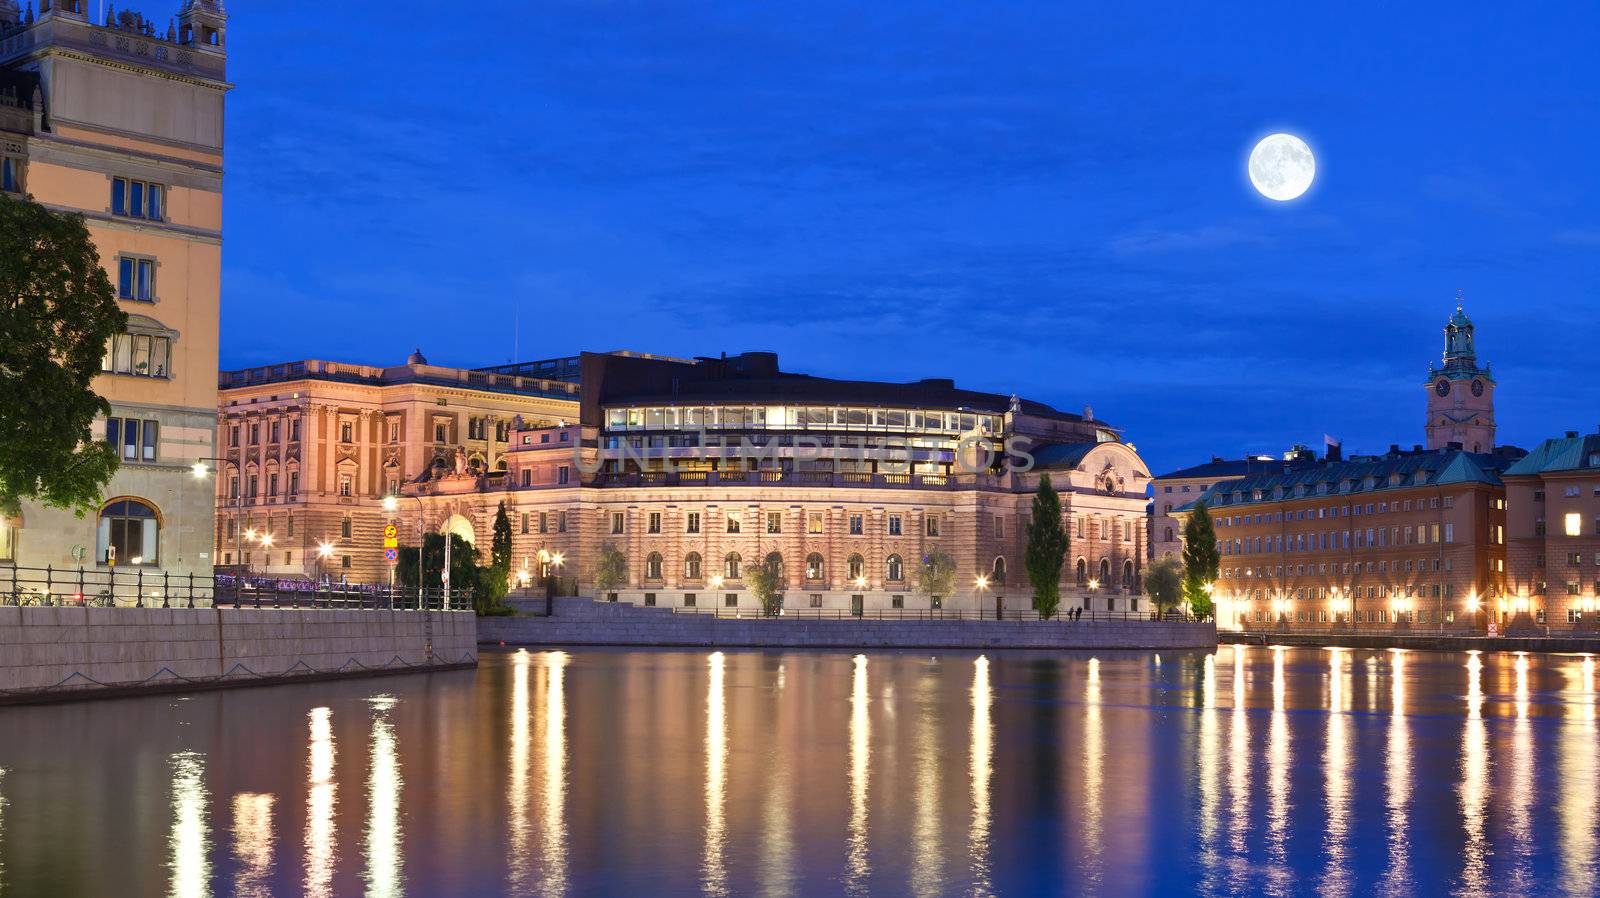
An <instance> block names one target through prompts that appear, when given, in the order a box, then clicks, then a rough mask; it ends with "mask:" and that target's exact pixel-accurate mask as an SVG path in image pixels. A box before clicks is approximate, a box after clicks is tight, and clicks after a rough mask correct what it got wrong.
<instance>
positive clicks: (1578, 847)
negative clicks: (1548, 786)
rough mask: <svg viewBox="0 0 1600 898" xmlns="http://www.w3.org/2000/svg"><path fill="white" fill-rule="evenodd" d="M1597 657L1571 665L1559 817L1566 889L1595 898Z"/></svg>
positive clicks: (1567, 672) (1598, 784) (1599, 786)
mask: <svg viewBox="0 0 1600 898" xmlns="http://www.w3.org/2000/svg"><path fill="white" fill-rule="evenodd" d="M1594 668H1595V664H1594V657H1593V656H1585V657H1584V658H1583V661H1582V662H1581V663H1578V664H1572V665H1568V666H1567V667H1566V668H1565V669H1564V670H1563V673H1564V674H1565V675H1566V677H1567V692H1568V693H1569V696H1568V698H1567V719H1566V721H1565V726H1563V727H1562V731H1561V745H1560V746H1559V748H1560V752H1561V761H1560V767H1561V789H1560V790H1558V794H1559V795H1560V798H1559V799H1558V801H1559V802H1560V803H1559V804H1558V805H1557V806H1556V813H1557V814H1558V815H1559V817H1560V819H1561V848H1562V850H1561V887H1562V889H1563V890H1564V891H1565V892H1566V893H1567V894H1569V895H1593V894H1595V892H1596V887H1597V886H1600V883H1597V882H1596V877H1595V864H1596V860H1597V858H1596V839H1595V798H1596V796H1597V795H1600V776H1597V774H1596V768H1595V754H1596V750H1597V749H1596V746H1597V745H1600V742H1597V739H1596V736H1597V734H1596V732H1595V691H1594V686H1595V682H1594Z"/></svg>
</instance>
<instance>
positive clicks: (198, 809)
mask: <svg viewBox="0 0 1600 898" xmlns="http://www.w3.org/2000/svg"><path fill="white" fill-rule="evenodd" d="M167 766H168V767H169V768H170V769H171V772H172V798H171V801H172V830H171V832H170V834H169V835H168V836H167V847H168V849H169V850H170V851H171V853H172V854H171V860H170V861H169V863H168V865H167V866H168V869H170V870H171V871H172V888H171V890H170V894H171V895H172V896H173V898H201V896H205V895H209V894H210V882H211V854H210V852H211V830H210V827H209V826H208V823H207V815H206V801H207V798H208V797H209V796H208V794H207V792H206V759H205V755H203V754H200V753H199V752H193V751H180V752H178V753H176V754H174V755H172V757H170V758H169V759H168V760H167Z"/></svg>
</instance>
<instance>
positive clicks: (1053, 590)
mask: <svg viewBox="0 0 1600 898" xmlns="http://www.w3.org/2000/svg"><path fill="white" fill-rule="evenodd" d="M1070 544H1071V543H1070V539H1069V537H1068V536H1067V528H1065V527H1063V526H1061V497H1060V496H1058V495H1056V489H1055V487H1054V486H1053V485H1052V484H1051V483H1050V475H1049V474H1044V475H1041V476H1040V478H1039V490H1038V492H1036V493H1034V496H1033V520H1032V521H1031V522H1029V524H1028V545H1027V548H1026V550H1025V551H1024V553H1023V563H1024V565H1025V566H1026V567H1027V568H1028V582H1030V583H1032V584H1033V607H1034V608H1037V609H1038V611H1039V615H1040V616H1041V617H1050V616H1052V615H1054V614H1055V613H1056V608H1057V607H1058V606H1059V605H1060V604H1061V566H1062V565H1063V564H1065V563H1066V560H1067V549H1068V548H1069V547H1070Z"/></svg>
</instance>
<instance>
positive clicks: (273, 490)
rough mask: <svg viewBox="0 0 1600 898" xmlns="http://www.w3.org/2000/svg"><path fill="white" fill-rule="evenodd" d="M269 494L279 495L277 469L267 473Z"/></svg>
mask: <svg viewBox="0 0 1600 898" xmlns="http://www.w3.org/2000/svg"><path fill="white" fill-rule="evenodd" d="M267 495H269V496H274V497H275V496H277V495H278V472H276V471H274V472H272V473H271V474H268V475H267Z"/></svg>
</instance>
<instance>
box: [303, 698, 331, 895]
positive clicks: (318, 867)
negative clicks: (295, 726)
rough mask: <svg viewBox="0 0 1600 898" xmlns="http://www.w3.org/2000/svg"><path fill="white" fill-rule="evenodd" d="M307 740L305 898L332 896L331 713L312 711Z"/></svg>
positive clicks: (317, 709) (314, 709) (324, 710)
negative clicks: (308, 739) (309, 735)
mask: <svg viewBox="0 0 1600 898" xmlns="http://www.w3.org/2000/svg"><path fill="white" fill-rule="evenodd" d="M308 716H309V717H310V720H311V740H310V743H309V744H308V745H307V755H308V757H307V759H306V780H307V788H306V840H305V848H306V863H305V894H306V898H328V896H329V895H331V894H332V891H331V886H332V884H333V867H334V864H335V863H337V862H338V852H337V850H336V848H335V840H334V829H333V811H334V806H335V805H336V804H338V792H339V786H338V784H337V783H335V782H334V781H333V754H334V752H333V711H332V710H331V709H328V708H312V709H311V713H310V715H308Z"/></svg>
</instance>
